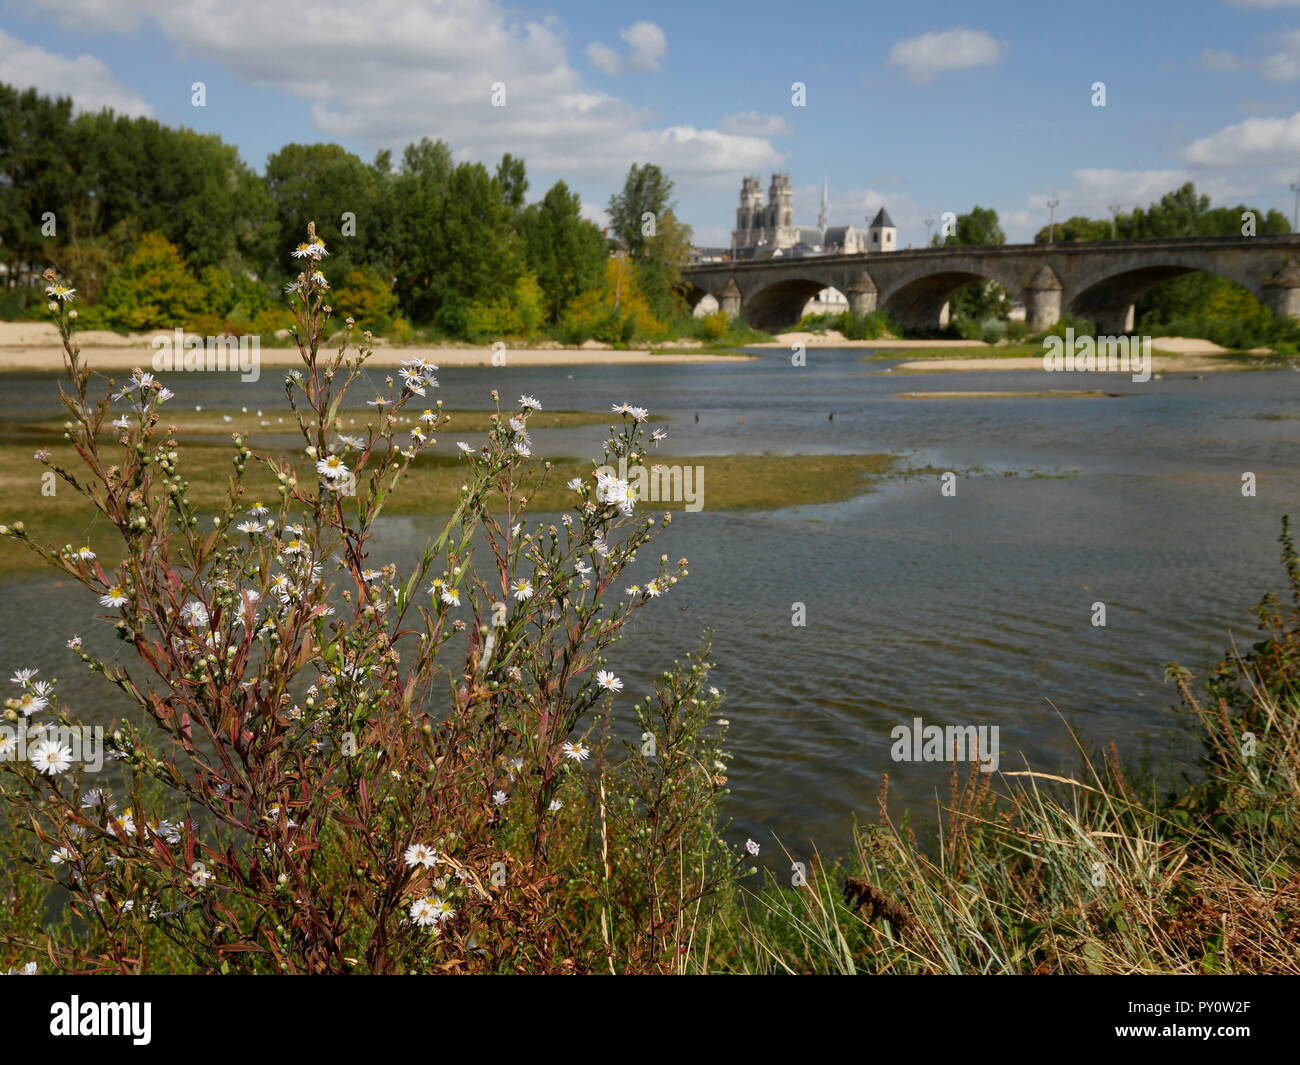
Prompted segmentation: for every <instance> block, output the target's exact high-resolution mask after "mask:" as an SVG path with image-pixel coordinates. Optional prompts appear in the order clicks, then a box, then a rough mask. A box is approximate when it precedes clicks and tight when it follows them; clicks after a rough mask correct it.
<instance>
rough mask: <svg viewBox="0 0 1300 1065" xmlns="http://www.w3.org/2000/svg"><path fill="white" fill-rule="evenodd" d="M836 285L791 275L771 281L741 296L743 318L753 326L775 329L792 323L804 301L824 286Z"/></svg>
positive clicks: (800, 313) (786, 326) (801, 309)
mask: <svg viewBox="0 0 1300 1065" xmlns="http://www.w3.org/2000/svg"><path fill="white" fill-rule="evenodd" d="M827 288H836V286H835V285H833V284H831V282H830V281H827V280H826V279H825V278H823V279H821V280H814V279H813V278H811V277H792V278H786V279H784V280H781V281H774V282H773V283H772V284H770V285H768V286H767V287H765V288H761V289H759V290H758V291H757V292H755V293H753V294H752V295H750V296H749V298H748V299H746V300H745V304H744V313H745V320H746V321H747V322H748V323H749V324H750V325H752V326H753V327H754V328H755V329H765V330H767V331H768V332H776V331H778V330H781V329H788V328H790V327H791V326H793V325H796V324H797V323H798V321H799V318H800V317H801V316H802V314H803V309H804V307H805V306H807V304H808V301H809V300H811V299H813V298H814V297H816V295H817V294H818V293H819V292H821V291H822V290H824V289H827Z"/></svg>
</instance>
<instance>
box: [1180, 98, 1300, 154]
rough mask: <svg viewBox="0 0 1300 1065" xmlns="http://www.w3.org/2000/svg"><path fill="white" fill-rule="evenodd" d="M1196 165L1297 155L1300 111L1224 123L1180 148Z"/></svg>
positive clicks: (1299, 145) (1298, 149)
mask: <svg viewBox="0 0 1300 1065" xmlns="http://www.w3.org/2000/svg"><path fill="white" fill-rule="evenodd" d="M1182 154H1183V158H1184V159H1185V160H1186V161H1187V162H1189V163H1193V164H1195V165H1197V166H1258V165H1261V164H1265V165H1268V164H1283V163H1286V162H1289V161H1293V160H1294V159H1295V158H1296V157H1297V155H1300V111H1297V112H1296V113H1295V114H1293V115H1292V116H1291V117H1290V118H1248V119H1246V121H1244V122H1239V123H1237V124H1236V125H1233V126H1224V127H1223V129H1220V130H1216V131H1215V132H1214V133H1211V134H1209V135H1208V136H1206V137H1200V138H1198V139H1197V140H1194V141H1192V143H1191V144H1189V145H1188V146H1187V147H1186V148H1184V149H1183V153H1182Z"/></svg>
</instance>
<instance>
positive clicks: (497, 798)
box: [492, 788, 510, 806]
mask: <svg viewBox="0 0 1300 1065" xmlns="http://www.w3.org/2000/svg"><path fill="white" fill-rule="evenodd" d="M509 798H510V797H509V796H508V795H507V794H506V793H505V792H504V791H502V790H501V789H500V788H498V789H497V790H496V791H494V792H493V793H492V801H493V802H494V803H495V804H496V805H497V806H504V805H505V804H506V802H507V801H509Z"/></svg>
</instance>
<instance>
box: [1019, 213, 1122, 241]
mask: <svg viewBox="0 0 1300 1065" xmlns="http://www.w3.org/2000/svg"><path fill="white" fill-rule="evenodd" d="M1053 228H1055V231H1056V232H1055V238H1054V239H1055V240H1056V243H1058V244H1074V243H1078V242H1082V241H1089V240H1110V223H1109V222H1104V221H1101V220H1100V219H1096V218H1084V217H1083V215H1075V216H1074V217H1073V218H1068V219H1066V220H1065V221H1064V222H1057V223H1056V225H1055V227H1053V226H1050V225H1047V226H1043V228H1042V229H1040V230H1039V231H1038V232H1037V233H1035V234H1034V243H1035V244H1046V243H1048V242H1049V241H1050V240H1052V239H1053V233H1052V230H1053Z"/></svg>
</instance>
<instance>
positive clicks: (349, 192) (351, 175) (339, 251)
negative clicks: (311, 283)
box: [266, 144, 382, 276]
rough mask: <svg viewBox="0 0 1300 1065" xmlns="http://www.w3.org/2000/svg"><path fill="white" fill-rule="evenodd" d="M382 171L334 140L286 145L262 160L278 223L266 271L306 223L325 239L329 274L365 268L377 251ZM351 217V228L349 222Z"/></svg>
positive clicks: (274, 269) (282, 258)
mask: <svg viewBox="0 0 1300 1065" xmlns="http://www.w3.org/2000/svg"><path fill="white" fill-rule="evenodd" d="M380 183H381V179H380V176H379V175H378V174H377V173H376V171H375V170H374V169H373V168H372V167H370V166H367V165H366V163H364V162H363V161H362V160H361V159H360V158H358V157H357V156H355V155H353V154H352V153H351V152H349V151H347V150H345V149H343V148H341V147H339V146H338V145H337V144H288V145H285V147H283V148H281V149H280V150H279V151H278V152H276V153H275V154H274V155H272V156H271V157H270V158H269V159H268V160H267V162H266V188H267V193H268V194H269V196H270V199H271V202H272V203H273V204H274V211H275V218H276V221H277V223H278V227H279V229H278V233H277V235H276V241H275V248H274V264H272V263H267V264H266V269H267V272H268V276H275V275H276V274H278V273H281V272H283V269H284V268H283V266H282V265H280V264H283V263H287V262H291V261H292V260H291V258H290V255H291V253H292V252H293V249H294V248H295V247H296V246H297V244H298V243H299V241H300V240H301V239H302V236H301V234H302V233H303V232H304V230H305V229H306V228H307V223H308V222H315V223H316V232H317V233H319V234H320V236H321V237H322V238H323V239H324V241H325V247H326V248H327V249H328V250H329V253H330V258H329V259H328V260H326V262H327V264H328V268H327V270H326V273H327V275H328V274H329V273H330V272H331V271H332V272H333V273H335V274H337V275H338V276H342V275H343V274H344V273H347V272H348V271H350V270H356V269H360V268H363V267H365V266H366V265H368V264H370V262H371V261H372V260H373V259H374V258H375V257H376V256H378V255H379V254H380V252H379V248H380V247H381V244H382V241H381V239H380V236H379V234H378V232H377V228H378V221H379V218H378V212H377V207H378V203H379V200H380ZM353 222H355V232H351V233H350V232H345V230H346V231H350V230H352V228H353V227H352V225H351V223H353Z"/></svg>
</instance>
